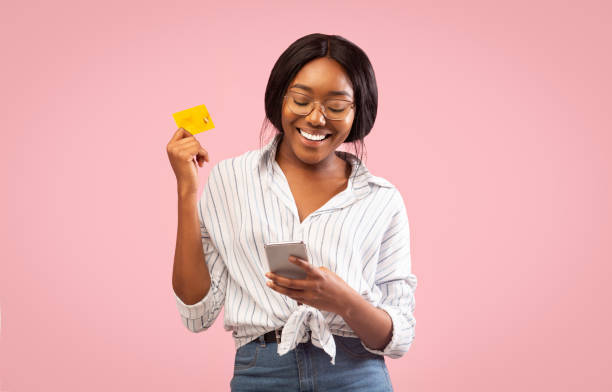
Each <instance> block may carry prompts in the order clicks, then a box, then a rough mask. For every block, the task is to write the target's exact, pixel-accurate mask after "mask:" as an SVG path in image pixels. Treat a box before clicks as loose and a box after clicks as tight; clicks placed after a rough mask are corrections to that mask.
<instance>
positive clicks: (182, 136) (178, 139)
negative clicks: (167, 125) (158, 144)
mask: <svg viewBox="0 0 612 392" xmlns="http://www.w3.org/2000/svg"><path fill="white" fill-rule="evenodd" d="M166 151H167V152H168V158H169V159H170V165H172V170H174V175H175V176H176V182H177V185H178V188H179V191H182V192H190V191H193V192H197V190H198V168H197V166H196V163H195V162H194V160H193V157H194V156H195V157H196V160H197V162H198V166H200V167H202V166H204V162H205V161H206V162H209V159H208V152H207V151H206V150H205V149H204V148H202V146H201V145H200V143H199V142H198V141H197V139H196V138H195V137H194V136H193V135H192V134H191V133H189V132H187V131H186V130H185V129H183V128H179V129H178V130H177V131H176V132H175V133H174V135H172V139H170V142H168V145H167V146H166Z"/></svg>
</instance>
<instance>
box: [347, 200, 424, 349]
mask: <svg viewBox="0 0 612 392" xmlns="http://www.w3.org/2000/svg"><path fill="white" fill-rule="evenodd" d="M393 202H394V204H395V205H396V209H397V212H396V213H395V214H394V215H393V218H392V219H391V222H390V224H389V226H388V228H387V230H386V232H385V234H384V236H383V239H382V241H381V247H380V252H379V255H378V263H377V266H376V274H375V282H374V283H375V287H374V288H373V290H372V291H373V292H374V293H372V294H374V295H373V297H379V298H380V300H379V301H371V302H374V304H372V303H370V301H368V300H366V299H365V298H363V297H362V296H361V295H359V298H357V297H356V296H354V295H353V296H352V297H351V298H353V299H349V305H348V306H347V307H346V309H345V321H346V322H347V324H349V326H351V328H353V329H354V331H355V333H357V334H358V335H359V337H360V338H361V340H362V344H363V346H364V347H365V348H366V349H367V350H368V351H370V352H372V353H375V354H379V355H387V356H389V357H391V358H399V357H401V356H402V355H404V354H405V353H406V352H407V351H408V349H409V348H410V346H411V344H412V341H413V340H414V336H415V325H416V320H415V318H414V315H413V314H414V309H415V297H414V291H415V290H416V287H417V278H416V276H415V275H414V274H412V273H411V258H410V228H409V223H408V217H407V214H406V208H405V206H404V202H403V200H402V197H401V194H400V193H399V192H396V194H395V198H394V201H393ZM374 305H376V306H374ZM364 320H369V321H370V323H371V324H370V323H365V322H364Z"/></svg>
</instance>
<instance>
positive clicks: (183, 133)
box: [170, 128, 193, 142]
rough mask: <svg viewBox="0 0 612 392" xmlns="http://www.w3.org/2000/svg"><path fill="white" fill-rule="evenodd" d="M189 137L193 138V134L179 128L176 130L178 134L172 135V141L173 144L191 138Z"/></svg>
mask: <svg viewBox="0 0 612 392" xmlns="http://www.w3.org/2000/svg"><path fill="white" fill-rule="evenodd" d="M189 136H193V135H192V134H191V133H189V132H188V131H187V130H186V129H184V128H179V129H177V130H176V132H174V135H172V139H170V141H171V142H175V141H178V140H181V139H183V138H185V137H189Z"/></svg>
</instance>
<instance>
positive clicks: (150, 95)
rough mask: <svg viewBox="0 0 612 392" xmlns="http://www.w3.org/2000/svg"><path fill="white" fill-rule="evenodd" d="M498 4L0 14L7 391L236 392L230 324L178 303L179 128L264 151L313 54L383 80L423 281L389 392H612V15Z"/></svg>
mask: <svg viewBox="0 0 612 392" xmlns="http://www.w3.org/2000/svg"><path fill="white" fill-rule="evenodd" d="M85 3H89V4H85ZM492 3H493V2H488V1H461V2H459V1H457V2H452V1H449V2H445V3H440V2H436V3H435V4H433V3H432V2H428V1H424V2H407V3H406V2H399V1H397V2H384V1H378V2H375V7H374V6H373V5H372V2H371V1H358V2H356V1H350V2H328V1H309V2H295V3H294V2H285V1H283V2H278V3H270V4H267V5H265V6H264V5H261V4H257V5H255V4H253V3H250V2H243V3H232V2H228V1H224V2H219V3H212V2H210V3H209V4H204V2H202V1H192V2H182V3H181V4H171V3H169V2H155V1H137V2H136V1H111V2H100V3H99V4H92V3H90V2H80V1H72V2H67V1H59V2H32V1H25V2H11V3H6V4H3V7H2V9H3V10H2V12H0V20H1V22H2V23H0V32H1V33H2V34H0V41H1V42H2V53H3V61H2V62H1V65H0V67H1V69H2V72H0V80H1V86H2V87H1V89H2V95H1V100H2V101H1V105H0V110H1V111H2V123H3V127H2V141H1V143H2V154H1V155H0V159H1V165H0V170H1V173H2V178H1V179H2V184H3V189H4V190H3V192H2V193H1V196H0V197H1V198H2V200H1V203H0V208H1V216H2V218H1V221H2V225H1V230H2V231H1V233H0V234H1V236H0V241H1V250H2V256H1V262H0V312H1V313H0V314H1V318H0V327H1V328H0V391H3V392H7V391H8V392H17V391H124V390H134V391H143V390H147V391H178V390H190V391H191V390H199V391H217V390H218V391H225V390H228V389H229V381H230V378H231V375H232V365H233V355H234V345H233V341H232V338H231V335H230V333H228V332H225V331H224V330H223V328H222V315H221V316H220V318H219V319H218V320H217V322H216V323H215V325H214V326H213V327H212V328H211V329H210V330H208V331H206V332H204V333H201V334H193V333H191V332H189V331H188V330H187V329H186V328H185V327H184V326H183V325H182V324H181V321H180V317H179V314H178V311H177V309H176V306H175V302H174V297H173V295H172V286H171V275H172V263H173V255H174V245H175V239H176V219H177V211H176V201H177V200H176V182H175V178H174V174H173V172H172V170H171V168H170V165H169V163H168V159H167V155H166V151H165V147H166V144H167V142H168V140H169V138H170V136H171V135H172V133H173V132H174V131H175V129H176V127H175V125H174V122H173V119H172V117H171V114H172V113H173V112H175V111H178V110H182V109H185V108H188V107H192V106H195V105H199V104H203V103H204V104H206V105H207V107H208V108H209V110H210V113H211V115H212V118H213V121H214V122H215V125H216V129H214V130H212V131H210V132H206V133H204V134H200V135H198V140H199V141H200V142H201V143H202V144H203V145H204V146H205V147H206V148H207V149H208V150H209V151H210V156H211V159H212V162H211V163H216V162H218V161H219V160H221V159H225V158H229V157H232V156H236V155H239V154H241V153H243V152H245V151H247V150H250V149H255V148H258V147H259V144H258V142H259V139H258V138H259V130H260V127H261V124H262V120H263V118H264V105H263V97H264V90H265V87H266V83H267V80H268V76H269V73H270V70H271V69H272V66H273V65H274V62H275V61H276V59H277V58H278V56H279V55H280V54H281V52H282V51H283V50H284V49H285V48H286V47H287V46H289V45H290V44H291V43H292V42H293V41H294V40H295V39H297V38H299V37H301V36H303V35H306V34H308V33H312V32H323V33H333V34H340V35H342V36H344V37H346V38H348V39H350V40H352V41H353V42H355V43H356V44H358V45H359V46H360V47H362V48H363V49H364V50H365V52H366V53H367V54H368V55H369V57H370V59H371V61H372V63H373V65H374V69H375V71H376V77H377V82H378V87H379V94H380V101H379V112H378V117H377V119H376V124H375V127H374V129H373V131H372V133H371V134H370V136H368V137H367V139H366V145H367V148H368V149H367V152H368V160H367V161H366V163H367V165H368V167H369V168H370V170H371V171H372V172H373V173H374V174H377V175H380V176H382V177H385V178H387V179H389V180H390V181H391V182H392V183H394V184H395V185H396V186H397V187H398V188H399V189H400V191H401V193H402V194H403V196H404V200H405V202H406V206H407V209H408V215H409V219H410V222H411V239H412V257H413V259H412V262H413V265H412V266H413V271H414V273H415V274H416V275H417V277H418V280H419V286H418V289H417V291H416V299H417V306H416V313H415V315H416V319H417V327H416V340H415V341H414V343H413V345H412V347H411V349H410V351H409V352H408V353H407V354H406V355H405V356H404V357H403V358H401V359H398V360H390V359H387V364H388V366H389V368H390V372H391V378H392V381H393V384H394V386H395V389H396V390H397V391H423V392H424V391H470V392H477V391H492V390H494V391H517V390H520V391H535V390H547V391H548V390H549V391H552V390H554V391H573V390H584V391H609V390H612V381H611V378H612V377H611V375H610V374H611V371H612V365H611V361H610V355H609V353H610V351H611V350H612V344H611V339H610V337H609V336H610V334H609V331H610V330H611V329H612V322H611V312H610V310H609V309H610V305H609V300H610V298H611V297H612V296H611V294H612V293H611V290H610V289H609V281H610V279H609V276H610V273H611V272H612V267H611V263H610V262H611V261H612V257H611V256H612V247H611V238H612V208H611V200H612V189H611V188H612V187H611V179H612V158H611V157H610V154H611V153H612V137H611V127H610V124H611V121H610V120H611V112H612V111H611V107H610V106H611V105H610V102H612V100H611V99H612V97H611V93H610V92H611V91H612V84H611V78H610V73H609V72H610V69H612V58H611V52H610V48H611V47H612V42H611V37H612V28H611V27H610V23H609V16H610V13H611V12H612V7H611V6H610V5H609V4H610V3H608V2H584V1H580V2H579V1H574V2H563V3H564V4H563V5H560V4H558V3H559V2H555V1H549V2H542V1H536V2H533V1H529V2H528V1H520V2H507V4H505V5H502V4H497V5H493V4H492ZM497 3H500V2H497ZM572 3H573V4H572ZM210 167H211V166H210V165H207V166H206V167H205V168H203V169H201V170H200V179H201V185H200V190H201V189H202V186H203V184H204V181H205V179H206V178H207V175H208V171H209V170H210Z"/></svg>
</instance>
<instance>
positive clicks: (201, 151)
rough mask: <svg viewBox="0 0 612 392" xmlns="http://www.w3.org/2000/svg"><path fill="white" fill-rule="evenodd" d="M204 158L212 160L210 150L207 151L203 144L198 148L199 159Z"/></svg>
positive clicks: (207, 160)
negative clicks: (209, 154)
mask: <svg viewBox="0 0 612 392" xmlns="http://www.w3.org/2000/svg"><path fill="white" fill-rule="evenodd" d="M200 158H202V160H204V161H206V162H210V157H209V156H208V151H206V150H205V149H204V148H203V147H202V146H200V149H199V150H198V159H200Z"/></svg>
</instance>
